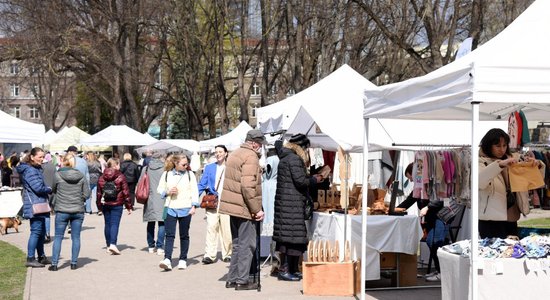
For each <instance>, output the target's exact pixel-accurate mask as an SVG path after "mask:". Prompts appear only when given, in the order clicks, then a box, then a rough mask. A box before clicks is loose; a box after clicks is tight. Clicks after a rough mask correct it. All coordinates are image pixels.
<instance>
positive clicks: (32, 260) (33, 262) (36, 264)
mask: <svg viewBox="0 0 550 300" xmlns="http://www.w3.org/2000/svg"><path fill="white" fill-rule="evenodd" d="M25 267H31V268H44V265H43V264H41V263H39V262H38V261H36V259H35V258H34V257H27V263H26V264H25Z"/></svg>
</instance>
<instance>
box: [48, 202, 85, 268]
mask: <svg viewBox="0 0 550 300" xmlns="http://www.w3.org/2000/svg"><path fill="white" fill-rule="evenodd" d="M82 222H84V213H63V212H56V213H55V237H54V240H53V254H52V265H54V266H57V263H58V262H59V254H60V253H61V242H63V236H64V235H65V230H66V229H67V225H69V223H71V241H72V252H71V264H73V265H74V264H76V261H77V260H78V254H79V253H80V231H81V230H82Z"/></svg>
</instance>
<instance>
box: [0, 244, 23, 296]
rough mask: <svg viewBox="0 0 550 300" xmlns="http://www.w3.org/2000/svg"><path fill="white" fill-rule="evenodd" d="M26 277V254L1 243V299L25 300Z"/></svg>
mask: <svg viewBox="0 0 550 300" xmlns="http://www.w3.org/2000/svg"><path fill="white" fill-rule="evenodd" d="M26 275H27V268H26V267H25V253H23V251H21V250H19V249H18V248H17V247H15V246H12V245H10V244H8V243H6V242H3V241H0V278H2V280H0V291H2V292H0V299H2V300H5V299H10V300H11V299H17V300H20V299H23V292H24V290H25V277H26Z"/></svg>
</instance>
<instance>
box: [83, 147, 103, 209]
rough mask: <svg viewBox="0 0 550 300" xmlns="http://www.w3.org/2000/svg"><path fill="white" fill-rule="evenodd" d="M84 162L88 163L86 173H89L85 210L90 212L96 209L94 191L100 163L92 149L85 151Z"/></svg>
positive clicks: (95, 190)
mask: <svg viewBox="0 0 550 300" xmlns="http://www.w3.org/2000/svg"><path fill="white" fill-rule="evenodd" d="M86 162H87V163H88V173H89V174H90V191H91V193H90V197H89V198H88V199H86V212H87V213H90V214H92V213H93V212H94V211H97V206H96V204H95V203H96V200H97V199H96V192H97V181H98V180H99V176H101V173H103V172H102V171H101V163H99V160H97V156H96V154H95V153H94V152H93V151H88V152H87V153H86Z"/></svg>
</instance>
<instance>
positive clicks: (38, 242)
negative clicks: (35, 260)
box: [27, 216, 46, 258]
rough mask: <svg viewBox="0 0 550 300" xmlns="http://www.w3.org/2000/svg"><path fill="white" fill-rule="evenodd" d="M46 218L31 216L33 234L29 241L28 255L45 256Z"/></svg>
mask: <svg viewBox="0 0 550 300" xmlns="http://www.w3.org/2000/svg"><path fill="white" fill-rule="evenodd" d="M45 221H46V219H45V218H44V217H43V216H42V217H34V218H30V220H29V222H30V227H31V235H30V236H29V242H28V243H27V257H28V258H31V257H35V256H34V253H35V252H36V253H37V254H38V257H40V256H44V255H45V253H44V238H45V237H46V222H45Z"/></svg>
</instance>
